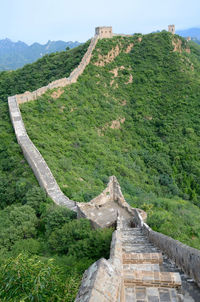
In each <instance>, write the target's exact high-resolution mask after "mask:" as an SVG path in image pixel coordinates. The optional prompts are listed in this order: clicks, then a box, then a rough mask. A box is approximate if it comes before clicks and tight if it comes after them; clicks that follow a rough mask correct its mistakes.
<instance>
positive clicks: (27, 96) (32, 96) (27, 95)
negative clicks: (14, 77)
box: [15, 36, 99, 104]
mask: <svg viewBox="0 0 200 302" xmlns="http://www.w3.org/2000/svg"><path fill="white" fill-rule="evenodd" d="M98 38H99V37H98V36H95V37H94V38H92V39H91V42H90V45H89V47H88V50H87V52H86V53H85V55H84V56H83V58H82V60H81V62H80V64H79V66H78V67H77V68H75V69H74V70H73V71H72V72H71V74H70V76H69V77H68V78H62V79H59V80H56V81H53V82H51V83H49V84H48V85H47V86H44V87H41V88H39V89H37V90H35V91H33V92H30V91H26V92H24V93H23V94H17V95H16V96H15V97H16V99H17V103H18V104H22V103H25V102H29V101H32V100H36V99H38V97H40V96H41V95H42V94H44V93H45V92H46V91H47V90H48V89H54V88H59V87H65V86H67V85H70V84H72V83H75V82H76V81H77V79H78V77H79V76H80V75H81V74H82V73H83V71H84V69H85V67H86V66H87V65H88V64H89V62H90V59H91V55H92V51H93V49H94V48H95V46H96V43H97V41H98Z"/></svg>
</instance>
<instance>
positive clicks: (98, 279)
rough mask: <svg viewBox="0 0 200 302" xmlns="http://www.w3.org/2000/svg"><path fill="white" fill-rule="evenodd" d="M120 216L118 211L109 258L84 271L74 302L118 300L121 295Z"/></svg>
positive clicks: (116, 301)
mask: <svg viewBox="0 0 200 302" xmlns="http://www.w3.org/2000/svg"><path fill="white" fill-rule="evenodd" d="M121 226H122V218H121V217H120V215H119V213H118V217H117V229H116V231H114V232H113V234H112V241H111V245H110V258H109V259H108V260H106V259H104V258H101V259H100V260H98V261H96V262H95V263H93V264H92V265H91V266H90V267H89V268H88V269H87V270H86V271H85V273H84V275H83V278H82V282H81V286H80V288H79V291H78V294H77V296H76V299H75V302H83V301H84V302H118V301H122V299H121V296H122V295H123V278H122V274H121V272H122V270H123V259H122V241H121Z"/></svg>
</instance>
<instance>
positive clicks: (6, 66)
mask: <svg viewBox="0 0 200 302" xmlns="http://www.w3.org/2000/svg"><path fill="white" fill-rule="evenodd" d="M79 44H80V43H79V42H77V41H76V42H72V41H69V42H64V41H48V42H47V43H46V44H44V45H42V44H39V43H33V44H32V45H30V46H29V45H27V44H26V43H24V42H21V41H18V42H12V41H11V40H10V39H3V40H0V71H3V70H15V69H17V68H20V67H23V66H24V65H25V64H28V63H32V62H34V61H36V60H37V59H39V58H41V57H42V56H44V55H45V54H50V53H52V52H56V51H62V50H65V49H66V48H67V47H69V48H74V47H76V46H78V45H79Z"/></svg>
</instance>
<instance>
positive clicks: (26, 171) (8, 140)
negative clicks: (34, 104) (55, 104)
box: [0, 43, 88, 208]
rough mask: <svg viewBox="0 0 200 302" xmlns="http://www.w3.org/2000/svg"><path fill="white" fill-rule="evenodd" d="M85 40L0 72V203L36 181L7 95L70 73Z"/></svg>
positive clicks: (6, 202)
mask: <svg viewBox="0 0 200 302" xmlns="http://www.w3.org/2000/svg"><path fill="white" fill-rule="evenodd" d="M87 47H88V43H86V44H84V45H81V46H79V47H78V48H76V49H72V50H70V51H66V52H61V53H57V54H51V55H49V56H45V57H44V58H42V59H40V60H38V61H37V62H36V63H34V64H30V65H26V66H25V67H23V68H22V69H18V70H17V71H13V72H2V73H0V207H1V208H3V207H5V206H6V205H9V204H12V203H16V202H21V201H22V200H23V199H24V197H25V195H26V193H27V191H29V190H30V191H31V190H32V187H33V186H37V187H38V184H37V181H36V180H35V177H34V175H33V173H32V171H31V169H30V168H29V166H28V164H27V163H26V161H25V160H24V157H23V155H22V153H21V149H20V147H19V145H18V144H17V142H16V137H15V134H14V132H13V128H12V125H11V123H10V117H9V113H8V105H7V98H8V96H9V95H14V94H15V93H21V92H24V91H25V90H30V91H33V90H34V89H36V88H39V87H40V86H41V85H46V84H48V83H49V81H50V80H56V79H58V78H60V77H64V76H67V75H69V74H70V72H71V71H72V70H73V69H74V68H75V67H76V66H77V65H78V64H79V62H80V61H81V59H82V56H83V55H84V53H85V51H86V50H87Z"/></svg>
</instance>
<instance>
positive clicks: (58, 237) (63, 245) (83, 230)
mask: <svg viewBox="0 0 200 302" xmlns="http://www.w3.org/2000/svg"><path fill="white" fill-rule="evenodd" d="M90 230H91V226H90V222H89V220H86V219H79V220H74V221H72V222H71V223H66V224H64V225H63V227H62V228H61V229H58V230H56V231H54V232H53V233H52V234H51V236H50V237H49V240H48V242H49V246H50V248H51V249H52V250H53V251H55V252H58V253H64V254H66V253H68V250H69V247H70V245H71V244H74V243H75V242H76V241H77V240H82V239H85V238H87V237H88V233H89V232H90Z"/></svg>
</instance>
